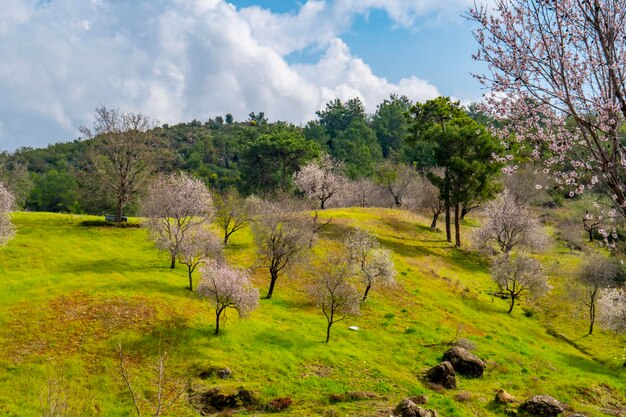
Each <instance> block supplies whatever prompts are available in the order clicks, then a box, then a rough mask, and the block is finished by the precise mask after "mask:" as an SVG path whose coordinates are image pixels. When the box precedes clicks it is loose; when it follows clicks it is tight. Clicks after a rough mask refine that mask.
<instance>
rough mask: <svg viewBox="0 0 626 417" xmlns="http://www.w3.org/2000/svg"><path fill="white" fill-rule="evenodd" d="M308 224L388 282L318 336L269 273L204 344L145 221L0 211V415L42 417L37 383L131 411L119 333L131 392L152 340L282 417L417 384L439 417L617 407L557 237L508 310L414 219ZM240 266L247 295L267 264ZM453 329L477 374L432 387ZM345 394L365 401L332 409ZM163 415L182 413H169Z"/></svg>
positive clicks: (292, 288) (614, 385) (617, 389)
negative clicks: (520, 402) (536, 295)
mask: <svg viewBox="0 0 626 417" xmlns="http://www.w3.org/2000/svg"><path fill="white" fill-rule="evenodd" d="M323 216H326V217H332V218H333V221H332V223H331V224H330V225H329V226H328V227H326V228H325V229H323V231H322V233H321V237H320V240H319V242H318V244H317V245H316V246H315V248H314V252H315V253H316V254H317V255H321V254H323V253H324V252H325V251H332V250H333V248H334V247H336V245H338V244H339V242H340V240H341V239H342V238H343V236H344V235H345V233H346V231H347V229H348V228H349V227H350V226H360V227H363V228H365V229H367V230H370V231H371V232H373V233H374V234H375V235H376V236H377V238H378V239H379V241H380V242H381V244H382V245H383V246H384V247H386V248H388V249H391V250H392V251H393V253H394V262H395V265H396V269H397V271H398V281H399V285H398V286H397V287H395V288H392V289H388V290H381V289H374V290H373V292H372V293H371V295H370V297H369V298H368V301H367V302H366V303H365V305H364V306H363V308H362V315H361V316H360V317H358V318H355V319H352V320H350V321H348V322H345V323H344V322H340V323H338V324H337V325H336V326H335V327H334V329H333V337H332V340H331V342H330V343H329V344H325V343H323V341H324V337H325V319H324V317H323V316H322V315H321V312H320V311H318V309H317V308H316V307H315V306H314V305H312V304H311V303H310V302H309V301H308V299H307V296H306V291H304V289H305V286H306V284H307V282H309V281H310V279H311V275H310V271H311V268H310V266H307V265H303V266H301V267H299V268H298V269H296V270H294V271H292V272H291V273H290V274H289V277H283V278H281V279H280V280H279V281H278V283H277V288H276V292H275V294H274V297H273V299H272V300H261V302H260V306H259V308H258V309H257V310H256V311H254V312H253V313H252V314H251V316H250V317H249V318H247V319H241V320H240V319H238V318H237V317H236V314H233V313H229V315H228V319H227V321H226V323H225V326H224V328H223V332H221V334H220V336H219V337H215V336H213V334H212V333H213V326H214V323H213V320H214V312H213V311H212V309H211V308H210V306H209V305H208V304H207V303H206V302H205V301H203V300H200V299H199V298H198V297H197V296H195V294H192V293H190V292H189V291H188V290H186V289H185V284H186V271H185V270H183V268H181V267H178V268H177V269H176V270H174V271H172V270H170V269H169V268H168V259H167V256H165V255H163V254H160V253H158V252H157V251H156V250H155V249H154V248H153V245H152V244H151V243H150V242H149V241H148V240H147V232H146V231H145V230H144V229H141V228H134V227H128V228H115V227H97V226H89V225H88V224H90V223H89V221H92V220H97V219H96V218H95V217H89V216H77V215H61V214H49V213H16V214H15V215H14V222H15V223H16V225H17V227H18V234H17V236H16V238H15V239H14V240H13V241H12V242H11V243H10V244H9V245H8V246H7V248H5V249H2V251H1V252H0V276H1V277H2V279H1V280H0V414H1V415H6V416H36V415H41V414H40V413H39V414H38V409H39V408H40V401H41V400H45V396H46V395H47V394H48V393H49V392H50V389H49V386H50V384H52V385H54V386H57V387H58V386H62V387H65V388H64V392H66V393H68V395H69V396H70V397H71V396H74V398H83V399H84V398H89V399H90V401H91V402H92V403H93V404H94V405H93V406H92V407H93V408H92V410H94V411H95V414H96V415H99V416H107V417H108V416H111V417H113V416H128V415H132V413H133V406H132V402H131V400H130V397H129V395H128V392H127V390H126V388H125V386H124V383H123V381H122V379H121V377H120V372H119V359H118V352H117V346H118V344H119V343H120V342H121V343H122V345H123V348H124V351H125V355H126V362H125V363H126V364H127V369H128V372H129V374H130V375H131V381H132V382H133V384H134V385H135V386H136V387H143V388H144V389H145V391H146V392H147V393H148V394H147V395H150V391H151V390H154V385H151V382H150V381H151V378H152V374H153V373H152V370H153V365H154V363H155V361H156V360H157V359H158V357H159V352H160V351H164V350H166V351H167V352H168V354H169V358H168V361H167V363H166V369H167V371H168V372H169V373H171V374H172V375H174V376H175V377H180V378H188V377H192V384H193V385H194V386H200V385H203V386H205V387H207V388H211V387H218V388H220V389H221V390H222V392H224V393H230V392H234V391H236V389H237V388H238V387H241V386H243V387H245V388H246V389H247V390H251V391H252V392H253V393H254V394H255V395H256V396H258V398H259V399H260V401H261V402H263V403H266V402H268V401H270V400H272V399H276V398H290V399H291V400H292V404H291V406H290V407H289V408H287V409H286V410H285V411H283V412H282V413H281V415H286V416H287V415H291V416H303V415H307V416H316V415H326V416H332V415H341V416H382V415H389V412H390V411H391V410H392V409H393V407H394V405H395V404H397V403H398V402H399V401H400V400H402V399H403V398H406V397H409V396H414V395H419V394H426V395H427V396H428V397H429V400H428V404H427V406H428V408H432V409H434V410H436V411H437V412H439V414H440V415H442V416H446V417H454V416H496V415H504V412H505V411H504V409H503V408H501V407H500V406H497V405H495V404H494V403H493V401H492V400H493V397H494V394H495V392H496V391H497V390H498V389H500V388H503V389H505V390H507V391H508V392H509V393H511V394H513V395H514V396H515V397H517V398H518V399H524V398H526V397H528V396H530V395H532V394H550V395H552V396H554V397H556V398H558V399H559V400H561V401H564V402H566V403H568V404H569V405H570V406H571V407H572V409H575V410H577V411H584V412H587V413H589V415H600V414H601V413H603V412H605V413H609V412H612V413H613V414H614V415H617V414H616V413H617V410H618V408H619V407H622V408H623V407H624V403H625V402H626V398H625V396H624V393H625V392H626V383H625V382H624V376H625V375H626V368H625V367H624V363H625V359H624V356H623V355H624V352H625V351H624V350H623V348H624V345H625V343H624V342H625V339H624V338H623V337H622V338H616V337H615V336H613V335H610V334H608V333H603V332H601V331H598V332H597V334H594V335H593V336H591V337H586V338H585V337H583V335H584V334H585V333H586V325H585V323H584V317H580V318H579V317H578V316H576V315H575V314H574V305H573V303H572V302H567V301H564V300H565V299H564V298H562V297H561V296H562V295H563V294H565V293H566V289H567V286H568V285H567V282H568V280H569V279H571V276H572V272H573V271H574V268H575V267H576V265H577V264H578V263H579V262H581V260H582V256H580V255H576V254H573V255H570V254H568V253H566V251H565V250H564V249H563V248H559V247H557V246H556V245H555V246H554V247H553V248H551V249H550V250H549V251H548V252H547V253H545V254H543V255H541V258H542V261H543V262H544V265H546V266H547V268H548V269H549V271H550V272H551V284H552V285H553V287H554V290H553V293H552V296H551V297H549V298H546V299H544V300H542V301H541V302H540V305H538V306H528V305H521V306H519V307H521V308H517V307H516V309H515V310H514V311H513V313H512V314H511V315H508V314H506V310H507V308H506V307H507V305H506V304H507V302H506V301H504V300H500V299H498V298H494V297H493V296H491V295H490V293H491V292H492V291H493V290H494V289H495V288H494V284H493V283H492V282H491V280H490V278H489V275H488V270H487V269H488V268H487V263H486V261H485V260H484V259H482V258H481V257H480V256H478V255H477V254H475V253H473V252H471V251H468V250H458V249H453V248H451V247H450V245H449V244H448V243H446V242H445V239H443V238H442V235H441V234H439V233H435V232H431V231H430V230H429V228H428V225H429V223H430V222H429V219H426V218H422V217H420V216H418V215H414V214H411V213H407V212H403V211H396V210H384V209H335V210H327V211H324V212H323ZM84 222H87V223H84ZM133 222H136V220H134V219H133ZM86 224H87V225H86ZM96 224H97V223H96ZM471 226H472V225H471V222H470V223H468V224H467V225H466V226H465V227H467V228H469V227H471ZM226 253H227V257H228V260H229V262H230V263H231V264H234V265H240V266H246V267H253V266H254V264H255V254H254V246H253V242H252V236H251V234H250V232H249V231H248V230H246V231H244V232H241V233H236V234H234V235H233V236H232V244H231V246H229V247H228V248H227V251H226ZM253 276H254V283H255V286H257V287H259V288H260V291H261V293H262V294H263V292H264V290H265V289H266V287H267V284H268V281H269V279H268V278H269V277H268V275H267V272H266V271H265V270H260V269H255V270H254V274H253ZM352 325H355V326H358V327H359V331H356V332H355V331H350V330H349V329H348V326H352ZM456 336H459V337H461V338H463V339H467V341H466V342H465V343H470V344H473V345H475V353H476V354H477V355H478V356H480V357H481V358H482V359H483V360H485V361H486V363H487V371H486V373H485V375H484V376H483V377H482V378H479V379H466V378H463V377H461V378H460V379H459V388H458V389H457V390H445V391H444V390H438V389H433V387H430V386H428V385H427V384H425V383H424V382H423V381H422V379H421V377H420V376H421V375H422V374H423V373H424V372H425V371H426V370H427V369H428V368H430V367H431V366H434V365H436V364H437V363H439V362H440V361H441V356H442V354H443V352H444V351H445V350H446V349H447V348H448V346H447V342H449V341H451V340H452V339H454V338H455V337H456ZM211 367H218V368H222V367H228V368H229V369H230V370H232V372H233V375H232V378H230V379H225V380H221V379H219V378H216V377H215V376H210V377H208V378H207V379H204V380H201V379H200V378H198V375H199V374H200V373H201V371H202V370H207V369H210V368H211ZM63 381H65V382H63ZM53 391H54V390H53ZM345 392H361V393H362V394H363V395H362V397H365V398H360V397H359V396H356V397H359V398H347V400H349V401H337V400H338V398H335V401H331V395H332V394H344V393H345ZM366 394H367V395H366ZM374 394H375V395H374ZM368 397H372V398H368ZM344 399H346V398H344ZM352 400H354V401H352ZM357 400H358V401H357ZM242 413H243V414H248V415H262V414H263V413H264V412H263V411H255V412H252V411H250V412H245V411H244V412H242ZM172 415H179V416H186V415H189V416H192V415H197V414H195V413H194V412H193V410H191V409H190V408H188V407H183V408H180V409H179V410H177V411H176V412H175V413H173V414H172Z"/></svg>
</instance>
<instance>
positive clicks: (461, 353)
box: [443, 346, 487, 378]
mask: <svg viewBox="0 0 626 417" xmlns="http://www.w3.org/2000/svg"><path fill="white" fill-rule="evenodd" d="M443 360H444V361H448V362H450V363H451V364H452V367H453V368H454V371H455V372H456V373H458V374H460V375H464V376H468V377H471V378H479V377H481V376H483V373H484V372H485V368H487V365H486V364H485V362H483V361H482V359H480V358H479V357H478V356H476V355H474V354H473V353H472V352H470V351H469V350H467V349H465V348H463V347H461V346H455V347H453V348H451V349H448V350H447V351H446V353H444V354H443Z"/></svg>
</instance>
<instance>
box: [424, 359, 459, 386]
mask: <svg viewBox="0 0 626 417" xmlns="http://www.w3.org/2000/svg"><path fill="white" fill-rule="evenodd" d="M425 378H426V380H427V381H429V382H432V383H433V384H437V385H441V386H442V387H444V388H450V389H454V388H456V374H455V373H454V368H453V367H452V364H451V363H450V362H441V363H440V364H439V365H437V366H434V367H432V368H430V369H429V370H428V371H427V372H426V377H425Z"/></svg>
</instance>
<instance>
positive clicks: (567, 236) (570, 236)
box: [558, 221, 583, 253]
mask: <svg viewBox="0 0 626 417" xmlns="http://www.w3.org/2000/svg"><path fill="white" fill-rule="evenodd" d="M558 236H559V238H560V239H561V240H562V241H563V243H564V244H565V247H566V248H568V249H569V251H570V253H573V252H574V250H580V249H582V247H583V238H582V231H581V230H580V225H579V224H578V223H577V222H572V221H564V222H561V223H559V225H558Z"/></svg>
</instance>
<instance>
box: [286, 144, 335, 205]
mask: <svg viewBox="0 0 626 417" xmlns="http://www.w3.org/2000/svg"><path fill="white" fill-rule="evenodd" d="M342 171H343V164H342V163H341V162H339V161H336V160H334V159H333V158H331V157H330V156H329V155H328V154H322V155H321V156H320V158H319V160H317V161H314V162H310V163H308V164H306V165H304V166H303V167H301V168H300V170H299V171H298V172H297V173H296V174H295V175H294V183H295V184H296V187H298V189H299V190H300V191H302V192H303V193H304V196H305V197H306V198H307V199H309V200H312V201H318V202H319V208H320V209H322V210H324V208H325V206H326V202H327V201H328V200H330V199H331V198H333V197H334V196H335V195H336V194H337V193H338V192H339V190H341V189H342V188H343V187H344V184H345V183H346V178H345V177H344V175H343V173H342Z"/></svg>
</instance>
